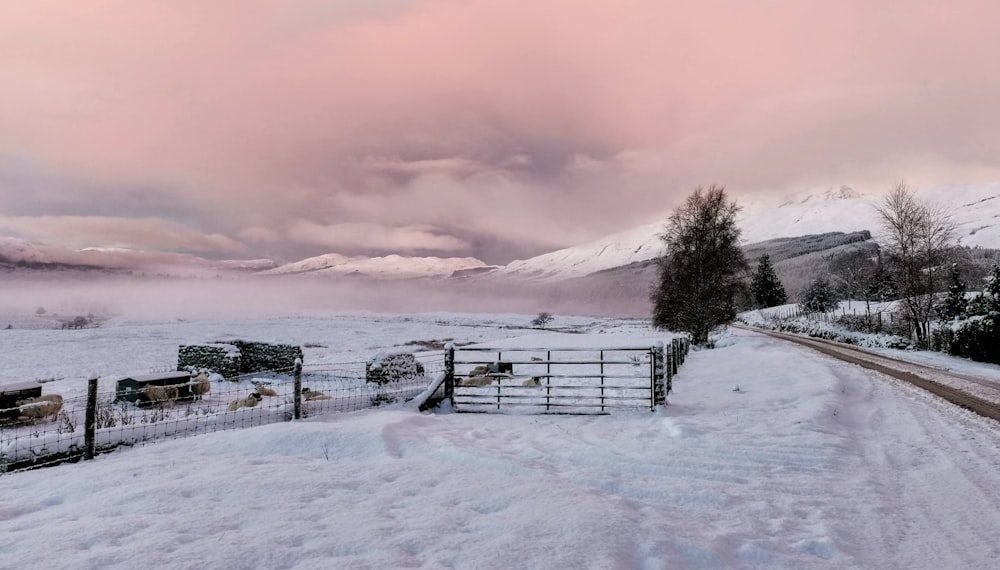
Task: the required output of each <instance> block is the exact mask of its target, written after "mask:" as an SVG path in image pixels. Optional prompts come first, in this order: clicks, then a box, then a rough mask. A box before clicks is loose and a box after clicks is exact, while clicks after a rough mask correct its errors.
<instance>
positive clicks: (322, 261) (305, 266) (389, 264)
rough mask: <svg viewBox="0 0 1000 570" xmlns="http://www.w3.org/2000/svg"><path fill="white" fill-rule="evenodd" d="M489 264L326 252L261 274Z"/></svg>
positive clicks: (408, 273) (416, 271) (414, 271)
mask: <svg viewBox="0 0 1000 570" xmlns="http://www.w3.org/2000/svg"><path fill="white" fill-rule="evenodd" d="M485 267H489V266H488V265H486V264H485V263H483V262H482V261H480V260H478V259H476V258H474V257H447V258H442V257H404V256H401V255H387V256H384V257H348V256H346V255H341V254H339V253H328V254H325V255H319V256H316V257H310V258H308V259H303V260H302V261H296V262H294V263H288V264H285V265H281V266H279V267H276V268H274V269H271V270H269V271H265V272H263V274H265V275H283V274H289V273H315V274H344V275H347V274H351V273H359V274H363V275H368V276H372V277H380V278H401V279H402V278H413V277H448V276H450V275H451V274H452V273H454V272H455V271H458V270H462V269H474V268H485Z"/></svg>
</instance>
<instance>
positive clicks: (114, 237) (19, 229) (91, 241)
mask: <svg viewBox="0 0 1000 570" xmlns="http://www.w3.org/2000/svg"><path fill="white" fill-rule="evenodd" d="M0 232H4V233H11V234H14V235H18V236H21V237H23V238H25V239H29V240H34V241H37V242H42V243H58V244H66V245H70V246H73V247H81V248H82V247H94V246H97V247H122V248H132V249H154V250H179V251H190V252H198V253H205V254H213V253H225V254H235V253H243V252H245V250H246V246H245V245H244V244H242V243H240V242H238V241H235V240H233V239H230V238H228V237H226V236H224V235H221V234H217V233H213V234H208V233H203V232H199V231H196V230H191V229H189V228H185V227H182V226H179V225H177V224H173V223H170V222H166V221H164V220H159V219H155V218H147V219H129V218H107V217H96V216H92V217H86V216H34V217H29V216H22V217H8V216H0Z"/></svg>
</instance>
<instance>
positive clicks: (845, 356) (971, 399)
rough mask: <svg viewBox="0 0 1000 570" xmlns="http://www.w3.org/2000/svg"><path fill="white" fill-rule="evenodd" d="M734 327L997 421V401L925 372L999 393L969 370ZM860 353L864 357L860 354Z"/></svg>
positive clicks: (994, 385) (994, 386)
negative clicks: (908, 386) (887, 378)
mask: <svg viewBox="0 0 1000 570" xmlns="http://www.w3.org/2000/svg"><path fill="white" fill-rule="evenodd" d="M734 326H735V327H737V328H741V329H745V330H749V331H752V332H756V333H759V334H763V335H766V336H770V337H773V338H777V339H781V340H785V341H788V342H793V343H795V344H799V345H802V346H806V347H809V348H811V349H813V350H816V351H818V352H821V353H823V354H825V355H827V356H830V357H833V358H836V359H838V360H842V361H844V362H849V363H851V364H856V365H858V366H861V367H863V368H867V369H869V370H875V371H877V372H881V373H882V374H885V375H887V376H891V377H892V378H896V379H898V380H902V381H903V382H907V383H909V384H912V385H914V386H916V387H918V388H922V389H924V390H926V391H928V392H930V393H932V394H934V395H936V396H939V397H941V398H944V399H945V400H947V401H949V402H951V403H952V404H955V405H957V406H960V407H962V408H965V409H967V410H970V411H973V412H975V413H977V414H979V415H981V416H984V417H987V418H990V419H992V420H996V421H1000V404H997V403H995V402H991V401H989V400H984V399H983V398H979V397H977V396H973V395H972V394H969V393H967V392H964V391H962V390H959V389H958V388H955V387H953V386H947V385H945V384H942V383H940V382H935V381H934V380H931V379H930V378H928V377H927V376H929V374H927V372H933V374H936V375H940V376H948V377H951V378H955V379H958V380H964V381H967V382H974V383H976V384H979V385H980V386H983V387H986V388H990V389H993V390H996V392H997V395H998V397H1000V387H998V386H997V384H996V383H995V382H991V381H989V380H987V379H983V378H978V377H975V376H970V375H968V374H961V373H957V372H951V371H948V370H941V369H938V368H931V367H929V366H924V365H922V364H916V363H913V362H907V361H904V360H897V359H895V358H890V357H887V356H881V355H876V354H873V353H870V352H866V351H861V350H858V349H856V348H854V347H845V346H843V345H839V344H837V343H831V342H829V341H821V340H818V339H813V338H804V337H800V336H796V335H790V334H785V333H779V332H775V331H769V330H763V329H757V328H753V327H746V326H743V325H734ZM862 355H863V357H862ZM914 369H915V370H923V371H924V374H925V375H924V376H921V375H919V374H917V373H915V372H913V370H914Z"/></svg>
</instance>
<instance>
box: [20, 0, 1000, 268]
mask: <svg viewBox="0 0 1000 570" xmlns="http://www.w3.org/2000/svg"><path fill="white" fill-rule="evenodd" d="M0 2H2V3H3V4H4V6H3V8H2V13H3V17H2V18H0V236H3V235H6V236H13V237H21V238H24V239H28V240H31V241H36V242H42V243H48V244H53V245H66V246H70V247H87V246H119V247H135V248H143V249H157V250H183V251H191V252H195V253H199V254H202V255H207V256H212V257H262V256H271V257H278V258H280V259H283V260H295V259H300V258H302V257H306V256H309V255H315V254H319V253H326V252H338V253H344V254H368V255H382V254H386V253H400V254H405V255H441V256H453V255H455V256H468V255H471V256H477V257H480V258H482V259H484V260H486V261H489V262H494V263H505V262H507V261H509V260H510V259H512V258H514V257H527V256H530V255H534V254H537V253H542V252H545V251H549V250H552V249H557V248H560V247H563V246H567V245H572V244H576V243H580V242H583V241H587V240H590V239H594V238H597V237H600V236H602V235H604V234H607V233H611V232H614V231H618V230H621V229H625V228H628V227H631V226H635V225H639V224H644V223H649V222H653V221H655V220H657V219H659V218H660V217H665V216H666V215H667V214H668V213H669V211H670V210H671V208H672V207H673V206H675V205H676V204H677V203H678V202H679V201H680V200H681V199H682V198H683V197H684V196H686V195H687V194H688V193H690V191H691V190H692V189H693V188H694V187H696V186H699V185H708V184H713V183H719V184H724V185H726V186H727V188H728V189H729V190H730V192H731V194H732V195H733V196H735V197H736V198H738V199H741V200H742V199H751V198H753V197H755V196H756V195H760V194H765V193H766V194H773V193H792V192H794V193H798V192H802V191H805V190H810V189H815V188H828V187H839V186H841V185H849V186H852V187H854V188H855V189H857V190H860V191H862V192H881V191H884V190H887V189H888V188H890V187H891V186H892V184H893V183H895V182H896V181H897V180H899V179H901V178H905V179H906V180H907V181H908V182H909V184H910V185H911V186H918V187H919V186H930V185H943V186H949V185H963V184H976V183H989V182H996V181H1000V164H998V162H997V157H1000V105H998V103H997V102H998V101H1000V73H998V68H997V54H1000V34H998V33H997V32H996V30H995V29H994V28H995V26H996V23H997V22H1000V4H997V3H995V2H992V1H971V0H970V1H961V0H959V1H950V2H944V1H940V2H930V1H919V0H915V1H911V2H906V3H900V2H879V1H870V0H866V1H849V0H844V1H838V2H823V3H820V2H802V1H800V0H787V1H786V0H758V1H754V2H747V1H738V0H732V1H716V0H708V1H702V2H672V1H665V0H656V1H653V0H650V1H644V0H616V1H607V2H603V1H602V2H588V1H586V0H552V1H540V2H511V1H510V0H473V1H464V0H400V1H394V2H390V1H387V0H280V1H279V0H274V1H264V0H260V1H251V0H245V1H243V0H241V1H235V0H229V1H226V0H219V1H213V2H204V1H201V0H198V1H187V0H178V1H175V2H144V1H140V0H125V1H109V0H88V1H87V2H56V1H52V2H49V1H45V0H39V1H34V2H15V1H12V0H0Z"/></svg>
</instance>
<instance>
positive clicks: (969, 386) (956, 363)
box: [739, 301, 1000, 403]
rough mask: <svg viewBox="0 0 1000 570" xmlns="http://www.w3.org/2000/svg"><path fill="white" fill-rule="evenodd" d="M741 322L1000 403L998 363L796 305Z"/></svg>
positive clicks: (845, 308)
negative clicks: (847, 324)
mask: <svg viewBox="0 0 1000 570" xmlns="http://www.w3.org/2000/svg"><path fill="white" fill-rule="evenodd" d="M849 303H850V302H849V301H842V302H841V306H840V307H839V308H838V309H837V312H839V314H844V313H847V314H850V311H851V310H852V309H851V308H850V307H849ZM858 304H859V303H858V302H857V301H854V305H855V308H854V309H853V310H855V311H856V310H857V308H856V306H857V305H858ZM862 306H863V304H862ZM891 309H892V303H883V304H875V303H873V306H872V308H871V310H872V312H873V314H875V313H876V312H877V311H883V312H884V313H888V312H889V311H890V310H891ZM788 315H797V316H792V317H789V316H788ZM886 318H888V317H886ZM739 319H740V321H742V322H743V323H744V324H747V325H749V326H754V327H758V328H764V329H768V330H774V331H779V332H785V333H792V334H798V335H802V336H809V337H813V338H820V339H825V340H832V341H835V342H840V343H844V344H850V345H852V346H854V347H857V348H859V349H861V352H869V353H871V354H875V355H881V356H885V357H888V358H892V359H895V360H901V361H905V362H911V363H913V364H916V365H918V366H914V367H909V368H907V367H906V366H902V367H900V369H903V370H908V371H910V372H913V373H914V374H916V375H918V376H920V377H922V378H924V379H927V380H930V381H933V382H936V383H938V384H941V385H944V386H949V387H952V388H956V389H958V390H961V391H963V392H965V393H967V394H971V395H973V396H975V397H977V398H980V399H982V400H985V401H988V402H994V403H1000V366H998V365H996V364H990V363H986V362H975V361H972V360H968V359H966V358H961V357H958V356H952V355H949V354H945V353H942V352H936V351H933V350H915V349H913V348H912V345H910V342H909V340H907V339H903V338H901V337H899V336H896V335H888V334H867V333H861V332H857V331H851V330H848V329H846V328H844V327H843V326H841V325H838V324H837V323H835V322H832V321H831V320H829V319H823V318H821V317H819V316H816V315H805V314H802V315H798V312H797V309H796V305H783V306H780V307H772V308H769V309H762V310H756V311H747V312H745V313H741V314H740V315H739ZM903 348H905V350H904V349H903Z"/></svg>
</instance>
